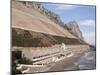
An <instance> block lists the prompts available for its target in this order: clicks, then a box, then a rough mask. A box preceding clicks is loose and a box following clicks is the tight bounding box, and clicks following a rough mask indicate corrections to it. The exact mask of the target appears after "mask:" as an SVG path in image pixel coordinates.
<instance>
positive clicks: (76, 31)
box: [66, 21, 84, 40]
mask: <svg viewBox="0 0 100 75" xmlns="http://www.w3.org/2000/svg"><path fill="white" fill-rule="evenodd" d="M66 28H67V29H68V31H69V32H70V33H72V34H73V35H75V36H76V37H78V38H80V39H81V40H84V38H83V36H82V32H81V31H80V28H79V26H78V24H77V23H76V22H75V21H70V22H69V23H68V24H67V25H66Z"/></svg>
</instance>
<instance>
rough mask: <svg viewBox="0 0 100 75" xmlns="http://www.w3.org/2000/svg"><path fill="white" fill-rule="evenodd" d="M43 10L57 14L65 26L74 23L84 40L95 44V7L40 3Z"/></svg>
mask: <svg viewBox="0 0 100 75" xmlns="http://www.w3.org/2000/svg"><path fill="white" fill-rule="evenodd" d="M42 4H43V6H44V7H45V8H47V9H48V10H50V11H53V12H55V13H57V14H58V15H59V16H60V18H61V20H62V21H63V22H64V23H65V24H66V23H68V22H69V21H73V20H74V21H76V22H77V23H78V25H79V27H80V30H81V31H82V34H83V36H84V39H85V41H86V42H88V43H90V44H95V26H96V25H95V13H96V12H95V6H86V5H68V4H50V3H42Z"/></svg>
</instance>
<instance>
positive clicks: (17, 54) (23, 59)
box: [12, 51, 33, 74]
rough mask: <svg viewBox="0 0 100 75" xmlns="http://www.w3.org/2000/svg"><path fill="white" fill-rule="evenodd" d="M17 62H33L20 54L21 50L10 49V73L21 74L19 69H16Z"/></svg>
mask: <svg viewBox="0 0 100 75" xmlns="http://www.w3.org/2000/svg"><path fill="white" fill-rule="evenodd" d="M17 64H28V65H30V64H33V62H32V61H31V60H29V59H28V58H26V57H22V56H21V51H12V74H21V71H18V70H17V69H16V67H17Z"/></svg>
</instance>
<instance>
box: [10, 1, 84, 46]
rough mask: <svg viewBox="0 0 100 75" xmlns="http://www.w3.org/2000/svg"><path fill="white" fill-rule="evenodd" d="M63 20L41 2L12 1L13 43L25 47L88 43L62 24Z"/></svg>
mask: <svg viewBox="0 0 100 75" xmlns="http://www.w3.org/2000/svg"><path fill="white" fill-rule="evenodd" d="M60 23H62V21H61V20H60V17H59V16H58V15H56V14H55V13H53V12H51V11H48V10H47V9H45V8H44V7H42V6H41V3H36V2H25V1H14V0H13V1H12V23H11V24H12V45H13V46H23V47H30V46H32V47H34V46H35V47H36V46H52V45H55V44H61V43H65V44H86V43H85V42H83V41H81V40H79V39H78V38H77V37H76V36H74V35H73V34H71V33H70V32H69V31H68V30H67V29H65V28H63V27H62V26H60V25H61V24H60Z"/></svg>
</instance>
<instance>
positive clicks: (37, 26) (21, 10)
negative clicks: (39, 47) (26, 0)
mask: <svg viewBox="0 0 100 75" xmlns="http://www.w3.org/2000/svg"><path fill="white" fill-rule="evenodd" d="M12 27H15V28H21V29H25V30H31V31H36V32H42V33H47V34H52V35H58V36H64V37H69V38H76V37H75V36H73V35H72V34H70V33H69V32H68V31H67V30H65V29H64V28H62V27H61V26H59V25H58V24H56V23H54V22H53V21H51V20H50V19H48V18H47V17H46V16H45V15H43V14H41V13H40V12H38V11H36V10H34V9H32V8H28V7H26V6H25V5H24V4H22V3H20V2H15V1H13V2H12Z"/></svg>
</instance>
